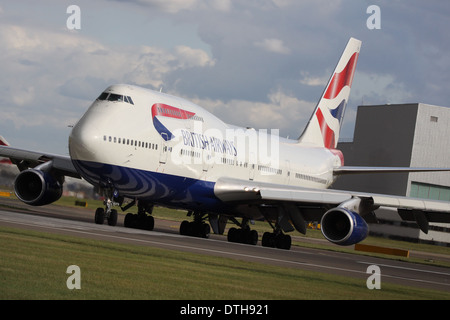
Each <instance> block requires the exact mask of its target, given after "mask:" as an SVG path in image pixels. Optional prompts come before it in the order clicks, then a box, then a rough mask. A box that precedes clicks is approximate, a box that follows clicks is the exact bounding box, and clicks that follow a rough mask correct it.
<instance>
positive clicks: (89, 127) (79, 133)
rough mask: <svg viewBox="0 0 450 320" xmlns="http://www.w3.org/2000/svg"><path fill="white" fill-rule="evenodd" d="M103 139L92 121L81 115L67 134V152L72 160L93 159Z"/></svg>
mask: <svg viewBox="0 0 450 320" xmlns="http://www.w3.org/2000/svg"><path fill="white" fill-rule="evenodd" d="M101 139H103V138H102V137H101V136H100V135H99V133H98V130H97V128H96V126H95V124H94V123H92V121H90V120H89V118H87V117H83V118H82V119H81V120H80V121H79V122H78V123H77V124H76V125H75V126H74V127H73V129H72V132H71V133H70V136H69V152H70V157H71V158H72V159H73V160H84V161H95V160H96V155H97V154H98V152H99V143H100V142H101Z"/></svg>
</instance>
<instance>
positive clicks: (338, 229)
mask: <svg viewBox="0 0 450 320" xmlns="http://www.w3.org/2000/svg"><path fill="white" fill-rule="evenodd" d="M320 226H321V230H322V234H323V236H324V237H325V238H326V239H327V240H328V241H331V242H333V243H336V244H339V245H342V246H349V245H352V244H355V243H358V242H360V241H362V240H364V239H365V238H366V237H367V235H368V233H369V227H368V226H367V223H366V221H364V219H363V218H362V217H361V216H360V215H359V214H358V213H356V212H354V211H352V210H349V209H347V208H345V207H341V206H339V207H337V208H333V209H331V210H328V211H327V212H326V213H325V214H324V215H323V216H322V220H321V223H320Z"/></svg>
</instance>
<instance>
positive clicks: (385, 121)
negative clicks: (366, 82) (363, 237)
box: [333, 103, 450, 246]
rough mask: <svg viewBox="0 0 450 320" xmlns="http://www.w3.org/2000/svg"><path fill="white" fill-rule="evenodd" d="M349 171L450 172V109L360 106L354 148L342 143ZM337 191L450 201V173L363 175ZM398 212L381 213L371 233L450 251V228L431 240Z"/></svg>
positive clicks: (437, 229) (436, 229)
mask: <svg viewBox="0 0 450 320" xmlns="http://www.w3.org/2000/svg"><path fill="white" fill-rule="evenodd" d="M338 149H339V150H341V151H342V152H343V154H344V159H345V165H347V166H387V167H390V166H394V167H395V166H399V167H447V168H448V167H450V108H447V107H439V106H433V105H428V104H423V103H410V104H388V105H371V106H359V107H358V112H357V115H356V123H355V131H354V136H353V141H352V142H340V143H339V144H338ZM333 188H335V189H343V190H358V191H367V192H373V193H382V194H392V195H400V196H409V197H415V198H425V199H435V200H443V201H450V172H431V173H395V174H393V173H387V174H361V175H348V176H342V177H340V178H339V179H338V180H337V181H336V183H335V184H334V185H333ZM392 211H395V210H393V209H391V210H390V209H387V208H380V209H379V210H377V217H378V220H379V223H378V224H372V225H370V229H371V233H372V234H375V235H382V236H386V237H390V238H396V239H404V240H410V241H418V242H428V243H434V244H440V245H447V246H450V224H443V223H433V224H431V223H430V229H429V232H428V234H425V233H423V232H422V231H420V229H419V228H418V227H417V225H416V224H415V223H409V222H403V221H402V220H401V219H400V217H399V216H398V214H396V213H395V212H392Z"/></svg>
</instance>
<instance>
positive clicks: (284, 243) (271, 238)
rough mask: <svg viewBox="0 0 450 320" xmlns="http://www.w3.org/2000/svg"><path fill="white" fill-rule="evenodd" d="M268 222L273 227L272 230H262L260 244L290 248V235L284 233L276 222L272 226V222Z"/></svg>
mask: <svg viewBox="0 0 450 320" xmlns="http://www.w3.org/2000/svg"><path fill="white" fill-rule="evenodd" d="M269 224H270V226H271V227H272V228H273V232H264V234H263V237H262V246H263V247H271V248H278V249H285V250H289V249H291V244H292V238H291V236H290V235H287V234H284V233H283V231H282V230H281V227H280V226H279V225H278V223H277V224H276V225H275V226H273V224H272V223H271V222H270V221H269Z"/></svg>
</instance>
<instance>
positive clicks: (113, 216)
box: [108, 209, 117, 227]
mask: <svg viewBox="0 0 450 320" xmlns="http://www.w3.org/2000/svg"><path fill="white" fill-rule="evenodd" d="M116 224H117V210H116V209H112V210H111V212H110V214H109V217H108V225H110V226H113V227H114V226H115V225H116Z"/></svg>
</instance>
